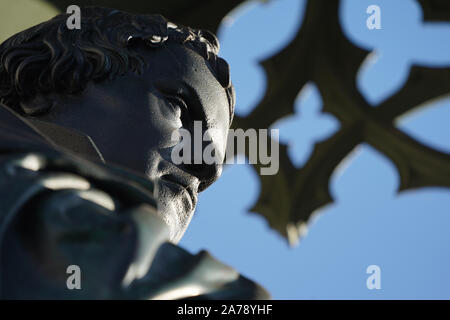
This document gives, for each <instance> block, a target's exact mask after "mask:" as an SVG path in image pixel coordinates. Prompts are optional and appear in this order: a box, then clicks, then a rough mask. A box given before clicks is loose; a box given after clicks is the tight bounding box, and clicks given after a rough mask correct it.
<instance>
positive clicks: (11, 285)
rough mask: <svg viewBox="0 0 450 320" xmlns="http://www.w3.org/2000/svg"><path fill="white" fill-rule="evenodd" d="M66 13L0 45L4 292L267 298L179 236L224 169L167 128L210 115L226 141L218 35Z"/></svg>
mask: <svg viewBox="0 0 450 320" xmlns="http://www.w3.org/2000/svg"><path fill="white" fill-rule="evenodd" d="M67 17H68V15H66V14H62V15H58V16H56V17H55V18H53V19H51V20H49V21H47V22H44V23H42V24H39V25H37V26H35V27H32V28H30V29H27V30H25V31H23V32H20V33H18V34H16V35H14V36H12V37H11V38H9V39H8V40H6V41H5V42H4V43H2V44H1V45H0V99H1V103H2V105H1V106H0V132H1V136H0V147H1V151H0V154H1V160H0V175H1V180H0V192H1V200H0V208H1V210H0V228H1V229H0V254H1V255H0V276H1V278H0V295H1V297H2V298H11V299H22V298H31V299H34V298H39V299H41V298H44V299H46V298H60V299H178V298H198V299H216V298H218V299H228V298H234V299H240V298H267V297H268V294H267V292H266V291H265V290H264V289H263V288H261V287H260V286H259V285H257V284H255V283H254V282H252V281H250V280H248V279H246V278H244V277H242V276H240V275H239V274H238V273H237V272H236V271H234V270H233V269H231V268H230V267H227V266H225V265H223V264H222V263H220V262H218V261H216V260H215V259H214V258H212V257H211V256H210V255H209V254H208V253H206V252H204V251H203V252H200V253H199V254H197V255H192V254H190V253H188V252H186V251H185V250H183V249H182V248H180V247H178V246H177V245H176V243H177V242H178V241H179V239H180V238H181V237H182V235H183V233H184V231H185V229H186V227H187V226H188V224H189V222H190V220H191V218H192V215H193V213H194V209H195V206H196V202H197V193H198V192H200V191H202V190H204V189H206V188H207V187H208V186H209V185H210V184H211V183H213V182H214V181H215V180H216V179H217V178H218V177H219V176H220V174H221V170H222V167H221V165H220V164H217V163H216V164H205V163H200V164H181V165H175V164H174V163H173V162H172V161H171V152H170V151H171V149H172V148H173V147H174V142H173V141H172V140H171V133H172V132H173V131H174V130H176V129H177V128H180V127H183V128H185V129H188V130H189V129H191V125H192V122H193V121H202V124H203V126H204V129H205V130H207V129H214V132H216V133H217V134H216V135H214V136H213V137H212V140H211V141H210V143H212V144H214V147H215V148H216V149H217V150H225V147H226V137H227V131H228V128H229V126H230V124H231V120H232V118H233V112H234V89H233V86H232V84H231V81H230V75H229V69H228V65H227V63H226V62H225V61H224V60H223V59H221V58H220V57H218V56H217V54H218V51H219V43H218V40H217V39H216V37H215V36H214V35H212V34H211V33H209V32H207V31H202V30H194V29H191V28H188V27H182V26H177V25H175V24H173V23H170V22H168V21H167V20H166V19H165V18H163V17H162V16H160V15H134V14H128V13H125V12H121V11H117V10H113V9H107V8H99V7H88V8H83V9H82V15H81V28H80V29H74V30H69V29H68V28H67V26H66V19H67ZM70 266H76V267H77V268H79V270H80V274H81V282H80V285H79V287H78V288H69V286H68V276H69V274H68V273H67V272H68V268H69V267H70Z"/></svg>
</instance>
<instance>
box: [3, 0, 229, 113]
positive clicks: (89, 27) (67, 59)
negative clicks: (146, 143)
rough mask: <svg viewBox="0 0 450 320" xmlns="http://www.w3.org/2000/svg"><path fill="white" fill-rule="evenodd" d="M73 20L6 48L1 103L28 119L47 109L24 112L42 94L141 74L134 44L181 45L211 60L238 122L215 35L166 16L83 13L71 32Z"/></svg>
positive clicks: (52, 23) (37, 30) (61, 19)
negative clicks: (172, 21)
mask: <svg viewBox="0 0 450 320" xmlns="http://www.w3.org/2000/svg"><path fill="white" fill-rule="evenodd" d="M68 17H69V15H68V14H60V15H58V16H56V17H54V18H52V19H50V20H48V21H46V22H43V23H41V24H39V25H36V26H34V27H32V28H29V29H27V30H24V31H22V32H20V33H17V34H15V35H14V36H12V37H10V38H9V39H8V40H6V41H5V42H3V43H2V44H1V45H0V102H2V103H4V104H6V105H7V106H8V107H10V108H12V109H13V110H15V111H16V112H19V113H20V114H23V115H30V114H36V113H38V112H41V111H42V110H33V109H32V108H31V109H30V108H28V107H24V105H27V104H25V103H24V102H25V101H27V100H29V99H31V98H33V97H35V96H36V95H38V94H46V93H52V92H55V93H67V94H72V93H77V92H81V91H82V90H84V88H85V87H86V84H87V83H88V82H89V81H102V80H105V79H111V80H112V79H114V78H115V77H117V76H120V75H122V74H125V73H127V72H129V71H131V72H136V73H138V74H141V73H142V72H143V70H144V68H145V65H146V64H145V61H144V60H143V58H142V57H141V56H139V55H138V54H137V53H136V52H134V50H133V46H131V43H133V42H135V41H139V42H143V43H145V44H146V45H147V46H148V47H151V48H153V47H159V46H162V45H164V44H165V43H178V44H183V45H185V46H187V47H189V48H191V49H193V50H194V51H196V52H197V53H199V54H200V55H201V56H202V57H203V58H204V59H205V60H207V61H208V63H209V64H210V66H211V69H212V70H213V72H214V73H215V76H216V78H217V79H218V81H219V82H220V83H221V85H222V86H223V87H224V89H225V90H226V93H227V96H228V102H229V106H230V117H231V118H232V116H233V114H234V104H235V94H234V87H233V85H232V83H231V80H230V73H229V67H228V64H227V63H226V62H225V60H223V59H222V58H219V57H218V56H217V54H218V52H219V42H218V40H217V38H216V37H215V36H214V35H213V34H212V33H210V32H208V31H204V30H195V29H192V28H189V27H184V26H177V25H175V24H173V23H171V22H169V21H168V20H167V19H165V18H164V17H163V16H161V15H156V14H146V15H137V14H130V13H126V12H122V11H118V10H114V9H109V8H100V7H86V8H82V12H81V28H80V29H73V30H69V29H68V28H67V25H66V21H67V19H68ZM230 121H231V119H230Z"/></svg>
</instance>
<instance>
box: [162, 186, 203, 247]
mask: <svg viewBox="0 0 450 320" xmlns="http://www.w3.org/2000/svg"><path fill="white" fill-rule="evenodd" d="M157 199H158V214H159V216H160V217H161V218H162V219H163V220H164V221H165V222H166V223H167V225H168V227H169V233H170V241H171V242H173V243H175V244H176V243H178V242H179V241H180V240H181V238H182V237H183V234H184V232H185V231H186V229H187V226H188V225H189V222H190V221H191V219H192V216H193V213H194V210H195V203H194V202H193V201H192V199H191V196H190V195H189V193H188V192H187V191H186V190H184V189H183V188H182V187H178V186H176V185H172V184H168V183H166V182H162V181H161V180H160V181H159V182H158V188H157Z"/></svg>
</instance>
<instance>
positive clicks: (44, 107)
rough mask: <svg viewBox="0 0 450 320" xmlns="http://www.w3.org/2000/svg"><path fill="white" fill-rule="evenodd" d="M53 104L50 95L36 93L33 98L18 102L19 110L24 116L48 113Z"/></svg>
mask: <svg viewBox="0 0 450 320" xmlns="http://www.w3.org/2000/svg"><path fill="white" fill-rule="evenodd" d="M54 104H55V101H54V99H53V98H52V97H51V96H50V95H43V94H40V93H38V94H37V95H35V96H34V97H31V98H27V99H25V100H23V101H21V102H20V108H21V109H22V112H23V113H24V115H25V116H37V115H41V114H44V113H46V112H47V111H49V110H50V109H51V108H52V107H53V105H54Z"/></svg>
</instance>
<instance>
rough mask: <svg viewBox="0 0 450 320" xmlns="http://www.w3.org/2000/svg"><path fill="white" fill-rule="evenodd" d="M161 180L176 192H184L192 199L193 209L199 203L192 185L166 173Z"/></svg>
mask: <svg viewBox="0 0 450 320" xmlns="http://www.w3.org/2000/svg"><path fill="white" fill-rule="evenodd" d="M161 181H162V182H163V184H164V185H166V186H167V187H168V188H169V189H171V190H172V191H173V192H175V193H176V194H181V193H184V194H185V195H186V196H187V197H188V198H189V200H190V203H191V206H192V208H191V209H192V210H193V209H195V206H196V205H197V195H196V194H195V193H194V190H193V189H192V187H190V186H189V185H186V184H184V183H183V182H182V181H180V180H179V179H177V178H176V177H175V176H173V175H164V176H162V177H161Z"/></svg>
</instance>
